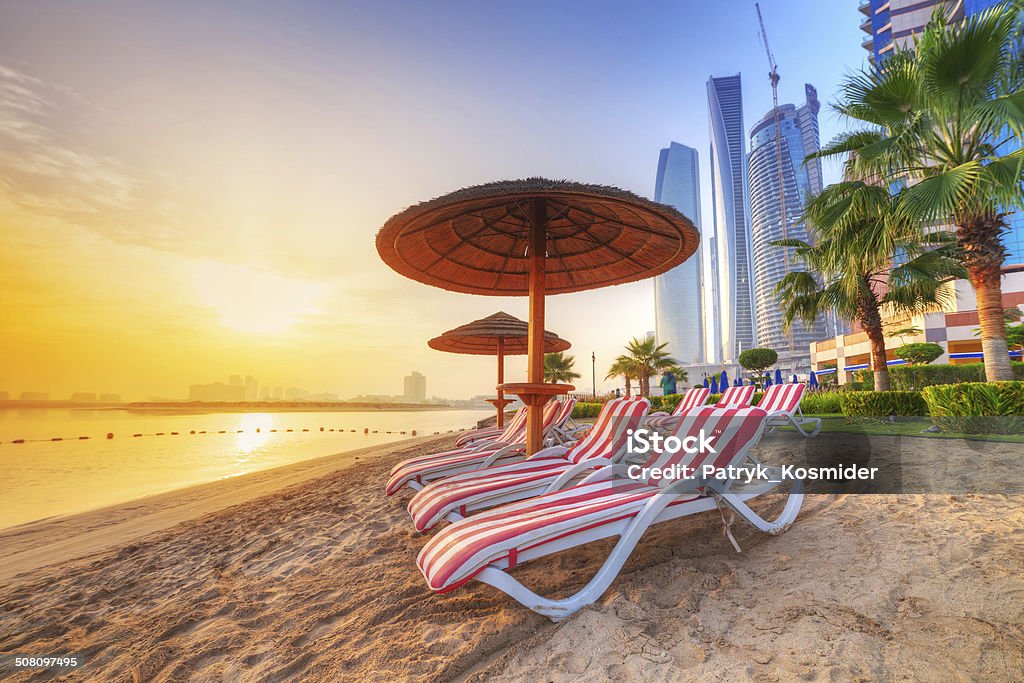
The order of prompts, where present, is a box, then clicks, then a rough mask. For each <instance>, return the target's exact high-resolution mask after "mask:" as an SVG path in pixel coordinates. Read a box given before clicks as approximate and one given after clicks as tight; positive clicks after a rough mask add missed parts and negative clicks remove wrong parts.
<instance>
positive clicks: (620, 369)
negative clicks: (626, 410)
mask: <svg viewBox="0 0 1024 683" xmlns="http://www.w3.org/2000/svg"><path fill="white" fill-rule="evenodd" d="M636 373H637V367H636V363H635V362H634V361H633V359H632V358H629V357H627V356H619V357H618V358H616V359H615V362H614V363H612V366H611V367H610V368H608V374H607V375H605V376H604V378H605V379H613V378H615V377H619V376H620V375H621V376H622V378H623V379H625V380H626V396H629V393H630V389H631V387H632V381H633V380H634V379H636V378H637V374H636Z"/></svg>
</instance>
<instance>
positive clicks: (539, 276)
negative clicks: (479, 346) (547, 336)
mask: <svg viewBox="0 0 1024 683" xmlns="http://www.w3.org/2000/svg"><path fill="white" fill-rule="evenodd" d="M547 213H548V212H547V199H546V198H544V197H534V198H533V199H532V200H531V201H530V258H529V268H530V336H529V338H528V342H527V358H528V360H529V372H528V380H529V382H530V383H531V384H541V383H543V382H544V294H545V287H544V284H545V283H544V278H545V268H546V263H545V257H546V254H545V252H546V251H547V221H548V216H547ZM537 398H538V400H534V401H531V405H530V406H529V407H528V408H527V410H528V411H529V412H528V416H529V419H528V422H527V427H526V454H527V455H533V454H534V453H536V452H537V451H539V450H540V449H541V446H542V445H543V444H542V442H543V436H544V435H543V433H542V432H541V430H542V428H543V424H542V417H543V413H544V407H543V405H544V402H545V401H546V399H547V397H546V396H545V397H537Z"/></svg>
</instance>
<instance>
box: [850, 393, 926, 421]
mask: <svg viewBox="0 0 1024 683" xmlns="http://www.w3.org/2000/svg"><path fill="white" fill-rule="evenodd" d="M839 405H840V407H841V408H842V411H843V415H845V416H846V417H849V418H852V419H854V420H857V419H871V418H882V417H889V416H897V417H918V416H923V415H927V414H928V405H927V404H926V403H925V401H924V399H923V398H921V394H920V393H919V392H917V391H848V392H843V393H841V394H839Z"/></svg>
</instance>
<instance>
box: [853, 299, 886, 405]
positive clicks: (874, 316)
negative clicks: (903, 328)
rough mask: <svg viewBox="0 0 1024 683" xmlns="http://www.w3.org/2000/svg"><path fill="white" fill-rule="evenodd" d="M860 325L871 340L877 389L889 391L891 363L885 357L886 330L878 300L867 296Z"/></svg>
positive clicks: (872, 364)
mask: <svg viewBox="0 0 1024 683" xmlns="http://www.w3.org/2000/svg"><path fill="white" fill-rule="evenodd" d="M860 325H861V327H863V328H864V333H865V334H867V335H868V341H870V342H871V369H872V371H873V372H874V376H875V391H889V387H890V385H889V364H888V362H887V359H886V357H885V332H884V331H883V328H882V316H881V314H880V313H879V312H878V301H877V300H875V299H874V297H871V298H870V299H869V298H867V297H865V300H864V301H863V302H862V304H861V319H860Z"/></svg>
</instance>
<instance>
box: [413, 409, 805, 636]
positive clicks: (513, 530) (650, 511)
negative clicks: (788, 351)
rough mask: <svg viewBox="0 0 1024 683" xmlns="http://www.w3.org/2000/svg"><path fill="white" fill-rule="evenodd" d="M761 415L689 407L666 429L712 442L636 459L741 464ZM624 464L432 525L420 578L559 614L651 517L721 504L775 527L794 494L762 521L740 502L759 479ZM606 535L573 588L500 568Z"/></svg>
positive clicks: (614, 569)
mask: <svg viewBox="0 0 1024 683" xmlns="http://www.w3.org/2000/svg"><path fill="white" fill-rule="evenodd" d="M767 416H768V415H767V413H766V412H765V411H763V410H761V409H760V408H716V407H713V406H707V407H703V408H699V409H697V410H695V411H691V412H690V413H688V414H687V415H685V416H684V417H683V419H682V420H680V423H679V425H678V427H677V428H676V429H675V430H673V432H672V433H673V435H676V436H679V437H681V438H682V437H684V436H697V435H699V433H700V431H701V430H705V433H714V434H716V435H717V436H716V439H715V441H714V442H713V444H712V447H713V448H715V449H716V450H717V451H718V452H717V453H710V452H707V453H696V454H691V453H686V452H685V451H682V450H680V451H679V452H677V453H653V454H652V455H651V457H650V458H648V460H647V462H646V463H645V465H644V466H646V467H658V468H661V467H666V466H670V465H673V464H679V465H682V466H688V467H696V468H700V466H701V465H703V464H704V463H708V464H714V465H715V466H716V467H725V466H728V465H733V466H737V465H740V464H741V463H744V461H746V460H747V459H748V457H749V453H750V450H751V449H752V448H753V446H754V445H755V444H756V443H757V442H758V440H759V439H760V437H761V434H762V432H763V431H764V429H765V426H766V421H767ZM628 467H629V466H627V465H624V464H617V465H610V466H606V467H602V468H600V469H598V470H596V471H595V472H594V473H593V474H591V475H589V476H588V477H587V478H585V479H584V480H583V481H582V482H580V483H578V484H575V485H573V486H570V487H568V488H565V489H562V490H559V491H554V492H551V493H547V494H544V495H541V496H537V497H536V498H530V499H528V500H524V501H520V502H517V503H510V504H508V505H502V506H500V507H496V508H493V509H491V510H487V511H485V512H482V513H480V514H478V515H474V516H472V517H468V518H466V519H464V520H462V521H460V522H456V523H454V524H452V525H450V526H447V527H445V528H444V529H441V530H440V531H439V532H438V533H437V534H436V535H434V536H433V538H431V539H430V541H429V542H428V543H427V544H426V545H425V546H424V547H423V549H422V550H421V551H420V554H419V557H418V559H417V564H418V565H419V568H420V571H422V572H423V575H424V577H425V578H426V580H427V585H428V586H429V587H430V588H431V589H432V590H434V591H436V592H438V593H446V592H448V591H452V590H455V589H457V588H458V587H459V586H461V585H463V584H465V583H466V582H468V581H470V580H472V579H476V580H478V581H482V582H484V583H487V584H489V585H491V586H494V587H495V588H498V589H499V590H501V591H504V592H505V593H507V594H508V595H509V596H511V597H512V598H514V599H515V600H517V601H518V602H520V603H521V604H523V605H525V606H526V607H528V608H530V609H532V610H534V611H535V612H539V613H541V614H544V615H546V616H548V617H550V618H551V619H553V620H555V621H558V620H560V619H563V618H565V617H567V616H569V615H570V614H572V613H574V612H576V611H577V610H579V609H580V608H582V607H584V606H586V605H589V604H590V603H592V602H594V601H595V600H596V599H597V598H599V597H600V596H601V594H602V593H604V591H605V590H607V588H608V587H609V586H610V585H611V583H612V581H614V579H615V577H616V576H617V575H618V573H619V570H620V569H621V568H622V566H623V564H625V562H626V560H627V559H628V558H629V556H630V554H631V553H632V551H633V548H634V547H635V546H636V544H637V543H638V542H639V540H640V538H641V537H642V536H643V534H644V532H645V531H646V530H647V528H648V527H650V526H651V525H652V524H656V523H658V522H662V521H667V520H669V519H674V518H678V517H683V516H685V515H690V514H694V513H697V512H703V511H706V510H714V509H715V508H716V507H719V508H720V509H721V508H722V506H725V507H728V508H730V509H731V510H733V511H735V512H736V513H737V514H739V515H740V516H741V517H743V518H744V519H745V520H747V521H748V522H750V523H751V524H752V525H754V526H755V527H757V528H758V529H761V530H762V531H766V532H768V533H771V534H778V533H781V532H782V531H784V530H785V529H786V528H788V527H789V525H790V524H792V523H793V521H794V520H795V519H796V515H797V513H798V512H799V509H800V505H801V503H802V499H803V494H802V490H803V489H802V487H801V484H800V482H799V481H795V482H794V483H793V486H792V489H791V490H790V495H789V500H788V501H787V503H786V506H785V508H784V510H783V511H782V513H781V514H780V516H779V518H778V519H776V520H775V521H772V522H769V521H766V520H764V519H762V518H761V517H760V516H759V515H757V513H755V512H754V511H753V510H751V509H750V507H748V506H747V504H746V501H747V500H749V499H750V498H753V497H754V496H756V495H760V494H761V493H764V492H766V491H768V490H771V489H770V488H768V487H767V486H765V485H760V486H758V487H754V488H753V489H751V488H749V487H744V486H741V485H740V484H738V483H737V482H735V481H720V480H716V479H708V480H693V479H679V480H678V481H674V482H673V481H671V480H659V479H656V478H654V477H653V476H652V477H648V478H646V479H645V478H640V479H636V478H634V479H622V478H618V479H612V478H611V477H612V475H618V476H619V477H621V476H622V475H623V474H624V473H628V472H629V471H631V470H628V469H627V468H628ZM769 472H770V476H772V478H773V479H778V478H779V477H780V473H779V471H778V470H776V469H773V468H769ZM634 474H635V472H634ZM723 519H724V516H723ZM727 528H728V527H727ZM614 536H618V537H619V540H618V542H617V543H616V545H615V547H614V548H613V549H612V551H611V553H610V554H609V556H608V558H607V559H606V560H605V562H604V564H603V565H602V566H601V567H600V569H599V570H598V571H597V573H596V574H595V576H594V578H593V579H592V580H591V581H590V582H589V583H588V584H587V585H586V586H585V587H584V588H583V589H582V590H580V591H579V592H578V593H576V594H575V595H572V596H570V597H568V598H565V599H562V600H551V599H548V598H544V597H542V596H540V595H538V594H536V593H534V592H533V591H531V590H529V589H528V588H526V587H525V586H524V585H523V584H521V583H520V582H519V581H517V580H516V579H514V578H513V577H512V576H511V575H510V574H509V573H508V572H507V571H506V570H508V569H512V568H513V567H515V566H516V565H517V564H521V563H523V562H527V561H529V560H532V559H536V558H538V557H543V556H546V555H550V554H552V553H555V552H558V551H561V550H565V549H567V548H572V547H574V546H577V545H582V544H585V543H590V542H593V541H597V540H600V539H603V538H608V537H614Z"/></svg>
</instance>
